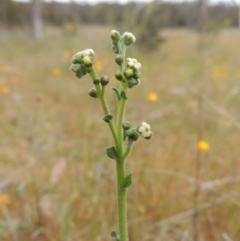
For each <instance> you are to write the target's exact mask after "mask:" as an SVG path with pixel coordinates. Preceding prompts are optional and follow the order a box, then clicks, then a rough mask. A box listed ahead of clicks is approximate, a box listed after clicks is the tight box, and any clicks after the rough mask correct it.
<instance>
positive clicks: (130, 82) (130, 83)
mask: <svg viewBox="0 0 240 241" xmlns="http://www.w3.org/2000/svg"><path fill="white" fill-rule="evenodd" d="M136 84H137V83H136V79H134V78H131V79H129V80H128V82H127V86H128V88H133V87H134V86H135V85H136Z"/></svg>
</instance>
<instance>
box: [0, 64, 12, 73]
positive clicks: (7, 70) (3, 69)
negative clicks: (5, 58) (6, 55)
mask: <svg viewBox="0 0 240 241" xmlns="http://www.w3.org/2000/svg"><path fill="white" fill-rule="evenodd" d="M1 71H2V72H5V73H8V72H10V66H8V65H6V64H5V65H3V66H2V67H1Z"/></svg>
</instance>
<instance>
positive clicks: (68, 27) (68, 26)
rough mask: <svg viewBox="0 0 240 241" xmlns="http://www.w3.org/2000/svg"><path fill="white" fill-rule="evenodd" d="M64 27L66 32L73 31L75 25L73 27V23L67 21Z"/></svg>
mask: <svg viewBox="0 0 240 241" xmlns="http://www.w3.org/2000/svg"><path fill="white" fill-rule="evenodd" d="M66 29H67V31H68V32H73V31H74V29H75V27H74V25H73V24H72V23H68V24H67V25H66Z"/></svg>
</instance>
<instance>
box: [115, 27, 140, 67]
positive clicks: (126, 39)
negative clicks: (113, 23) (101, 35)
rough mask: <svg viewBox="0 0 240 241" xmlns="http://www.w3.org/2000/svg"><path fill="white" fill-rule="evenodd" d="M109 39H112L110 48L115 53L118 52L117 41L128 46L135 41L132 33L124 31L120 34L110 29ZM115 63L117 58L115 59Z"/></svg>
mask: <svg viewBox="0 0 240 241" xmlns="http://www.w3.org/2000/svg"><path fill="white" fill-rule="evenodd" d="M111 39H112V50H113V52H114V53H115V54H119V53H120V50H119V44H118V43H119V41H121V42H122V44H123V45H125V46H128V45H130V44H132V43H134V42H135V41H136V38H135V36H134V35H133V34H132V33H129V32H125V33H123V35H120V33H119V32H118V31H116V30H112V31H111ZM116 62H117V64H119V63H118V60H116Z"/></svg>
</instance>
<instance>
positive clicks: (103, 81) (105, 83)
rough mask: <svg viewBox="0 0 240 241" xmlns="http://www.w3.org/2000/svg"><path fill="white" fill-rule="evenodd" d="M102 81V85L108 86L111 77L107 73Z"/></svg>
mask: <svg viewBox="0 0 240 241" xmlns="http://www.w3.org/2000/svg"><path fill="white" fill-rule="evenodd" d="M100 82H101V85H102V86H106V85H107V84H108V83H109V77H108V76H107V75H103V76H102V77H101V78H100Z"/></svg>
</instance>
